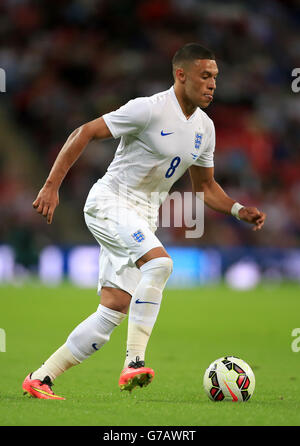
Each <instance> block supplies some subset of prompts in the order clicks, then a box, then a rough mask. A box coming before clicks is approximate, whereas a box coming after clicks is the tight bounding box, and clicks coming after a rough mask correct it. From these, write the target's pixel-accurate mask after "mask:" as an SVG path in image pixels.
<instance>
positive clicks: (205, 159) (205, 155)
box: [194, 119, 216, 167]
mask: <svg viewBox="0 0 300 446" xmlns="http://www.w3.org/2000/svg"><path fill="white" fill-rule="evenodd" d="M215 145H216V132H215V126H214V123H213V121H212V120H211V119H209V121H208V125H207V138H206V144H205V149H204V150H203V152H202V153H201V155H200V156H199V158H197V160H196V161H195V163H194V165H195V166H201V167H214V152H215Z"/></svg>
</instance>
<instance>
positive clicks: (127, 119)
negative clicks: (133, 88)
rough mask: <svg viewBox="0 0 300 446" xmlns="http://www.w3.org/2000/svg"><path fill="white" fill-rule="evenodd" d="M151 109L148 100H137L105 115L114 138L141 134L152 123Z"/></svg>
mask: <svg viewBox="0 0 300 446" xmlns="http://www.w3.org/2000/svg"><path fill="white" fill-rule="evenodd" d="M150 116H151V108H150V102H149V99H148V98H136V99H132V100H131V101H129V102H127V104H125V105H122V107H120V108H118V109H117V110H115V111H113V112H111V113H107V114H105V115H103V116H102V117H103V119H104V121H105V123H106V125H107V127H108V128H109V130H110V132H111V134H112V135H113V137H114V138H119V137H120V136H124V135H135V134H139V133H140V132H141V131H142V130H144V128H145V127H146V126H147V124H148V123H149V121H150Z"/></svg>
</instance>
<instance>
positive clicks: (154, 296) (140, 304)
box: [124, 257, 173, 367]
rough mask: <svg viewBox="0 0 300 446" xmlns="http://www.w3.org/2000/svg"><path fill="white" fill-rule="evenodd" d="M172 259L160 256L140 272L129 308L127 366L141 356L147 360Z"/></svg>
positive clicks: (125, 364) (143, 266)
mask: <svg viewBox="0 0 300 446" xmlns="http://www.w3.org/2000/svg"><path fill="white" fill-rule="evenodd" d="M172 266H173V262H172V260H171V259H170V258H169V257H159V258H156V259H152V260H149V262H147V263H144V264H143V265H142V266H141V268H140V270H141V273H142V277H141V280H140V282H139V284H138V286H137V287H136V289H135V291H134V293H133V295H132V299H131V304H130V308H129V317H128V336H127V353H126V359H125V363H124V367H127V366H128V364H129V363H130V362H131V361H135V360H136V357H137V356H138V357H139V359H140V360H141V361H143V360H144V359H145V351H146V347H147V344H148V341H149V338H150V335H151V333H152V329H153V327H154V324H155V322H156V319H157V316H158V313H159V309H160V304H161V300H162V291H163V289H164V287H165V285H166V282H167V280H168V278H169V276H170V274H171V272H172Z"/></svg>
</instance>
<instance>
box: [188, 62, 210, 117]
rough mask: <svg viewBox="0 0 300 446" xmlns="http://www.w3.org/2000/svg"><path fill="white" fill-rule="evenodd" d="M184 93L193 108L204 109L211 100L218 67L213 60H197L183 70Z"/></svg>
mask: <svg viewBox="0 0 300 446" xmlns="http://www.w3.org/2000/svg"><path fill="white" fill-rule="evenodd" d="M184 74H185V82H184V93H185V96H186V99H188V100H189V101H190V102H191V103H192V104H193V105H194V106H195V107H201V108H206V107H208V105H209V104H210V103H211V101H212V100H213V96H214V92H215V89H216V78H217V75H218V67H217V64H216V61H215V60H210V59H197V60H195V61H194V62H192V63H190V64H189V65H188V67H187V68H186V69H185V70H184Z"/></svg>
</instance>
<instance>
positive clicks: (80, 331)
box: [66, 305, 126, 362]
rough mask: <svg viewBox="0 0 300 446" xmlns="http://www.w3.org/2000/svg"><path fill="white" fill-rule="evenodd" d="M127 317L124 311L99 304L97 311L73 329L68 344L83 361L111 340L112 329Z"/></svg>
mask: <svg viewBox="0 0 300 446" xmlns="http://www.w3.org/2000/svg"><path fill="white" fill-rule="evenodd" d="M125 317H126V314H124V313H120V312H119V311H115V310H112V309H110V308H107V307H105V306H103V305H99V307H98V309H97V311H96V312H95V313H93V314H91V316H89V317H88V318H87V319H85V320H84V321H83V322H81V324H79V325H78V326H77V327H76V328H75V329H74V330H73V331H72V333H71V334H70V335H69V337H68V339H67V342H66V344H67V346H68V347H69V349H70V351H71V352H72V353H73V355H74V356H75V357H76V358H77V359H78V360H79V361H80V362H81V361H83V360H84V359H87V358H88V357H89V356H91V355H92V354H93V353H95V351H97V350H100V348H101V347H103V345H104V344H106V343H107V342H108V341H109V339H110V335H111V333H112V331H113V330H114V328H115V327H117V326H118V325H120V324H121V322H122V321H123V320H124V319H125Z"/></svg>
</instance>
